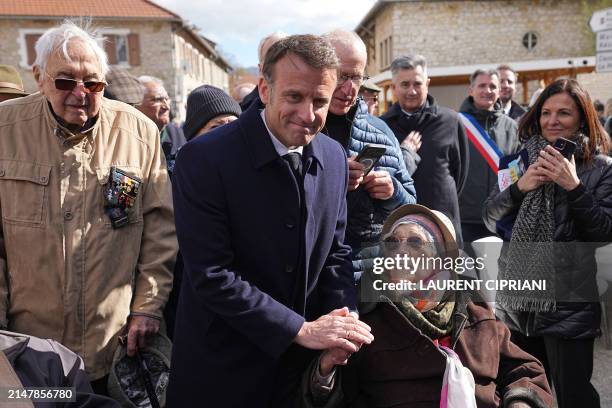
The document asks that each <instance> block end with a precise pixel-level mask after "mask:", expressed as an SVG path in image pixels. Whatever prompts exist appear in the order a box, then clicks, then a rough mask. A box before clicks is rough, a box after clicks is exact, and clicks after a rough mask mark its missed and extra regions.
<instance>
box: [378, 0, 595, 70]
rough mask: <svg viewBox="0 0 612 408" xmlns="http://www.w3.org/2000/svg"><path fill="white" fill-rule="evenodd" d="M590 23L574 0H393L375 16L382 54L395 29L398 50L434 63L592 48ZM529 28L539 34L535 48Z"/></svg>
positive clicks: (582, 52) (548, 56)
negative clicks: (526, 39) (528, 43)
mask: <svg viewBox="0 0 612 408" xmlns="http://www.w3.org/2000/svg"><path fill="white" fill-rule="evenodd" d="M587 23H588V16H587V17H585V16H584V15H583V13H582V9H581V5H580V2H578V1H573V0H513V1H506V0H504V1H497V0H493V1H404V2H392V3H390V4H389V5H387V6H386V7H384V9H383V11H382V12H381V13H379V14H378V15H377V16H376V29H375V32H376V40H375V43H376V47H377V55H378V52H379V51H378V47H379V45H380V41H381V38H384V37H383V36H384V35H387V34H388V33H390V32H391V33H392V35H393V54H394V56H398V55H402V54H406V53H419V54H423V55H424V56H425V57H426V58H427V59H428V61H429V63H430V65H431V66H435V67H439V66H457V65H470V64H479V63H498V62H504V61H530V60H542V59H552V58H564V57H567V56H582V55H591V54H592V47H593V44H592V41H593V40H592V37H591V36H590V35H589V34H588V32H587V30H586V29H585V28H586V24H587ZM529 31H533V32H535V33H536V34H537V36H538V41H537V45H536V46H535V47H534V48H533V50H531V51H529V50H527V49H526V48H525V47H524V46H523V36H524V35H525V34H526V33H527V32H529ZM368 68H369V71H370V72H371V73H373V74H376V73H379V72H380V67H379V66H378V64H377V65H376V66H370V67H368Z"/></svg>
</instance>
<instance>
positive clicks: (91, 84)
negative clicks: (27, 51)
mask: <svg viewBox="0 0 612 408" xmlns="http://www.w3.org/2000/svg"><path fill="white" fill-rule="evenodd" d="M45 74H46V75H47V76H48V77H49V78H51V79H52V80H53V83H54V84H55V88H56V89H58V90H60V91H72V90H73V89H74V88H76V87H77V85H78V84H79V83H82V84H83V86H84V87H85V89H86V90H87V92H102V91H103V90H104V87H105V86H106V85H108V84H107V83H106V82H104V81H81V80H79V79H72V78H53V77H52V76H51V75H49V74H48V73H47V72H46V71H45Z"/></svg>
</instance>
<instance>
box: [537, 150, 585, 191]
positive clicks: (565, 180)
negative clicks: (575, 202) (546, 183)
mask: <svg viewBox="0 0 612 408" xmlns="http://www.w3.org/2000/svg"><path fill="white" fill-rule="evenodd" d="M536 163H540V166H541V167H542V172H543V173H544V174H545V175H546V176H547V177H548V178H549V179H551V180H552V181H553V182H555V183H556V184H558V185H559V186H561V187H562V188H563V189H564V190H565V191H570V190H573V189H575V188H576V187H578V185H579V184H580V179H579V178H578V175H577V174H576V162H575V161H574V156H572V160H571V161H569V160H567V159H566V158H565V157H563V155H562V154H561V153H560V152H559V151H558V150H557V149H555V148H554V147H552V146H546V147H545V148H544V150H542V151H540V157H538V161H537V162H536Z"/></svg>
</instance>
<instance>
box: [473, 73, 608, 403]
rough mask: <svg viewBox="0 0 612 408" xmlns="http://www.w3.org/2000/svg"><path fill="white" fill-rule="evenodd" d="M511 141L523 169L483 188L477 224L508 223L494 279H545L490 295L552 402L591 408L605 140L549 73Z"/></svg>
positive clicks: (604, 213)
mask: <svg viewBox="0 0 612 408" xmlns="http://www.w3.org/2000/svg"><path fill="white" fill-rule="evenodd" d="M519 137H520V139H521V142H522V143H523V145H524V147H525V150H526V151H527V155H528V157H529V160H528V161H529V167H528V168H527V170H526V172H525V174H523V176H522V177H521V178H520V179H519V180H518V181H517V182H516V183H514V184H512V185H511V186H510V187H509V188H507V189H505V190H504V191H501V192H500V191H499V189H496V190H495V191H494V192H493V193H492V194H491V196H490V197H489V199H488V200H487V201H486V202H485V207H484V221H485V223H486V225H487V228H488V229H489V230H490V231H492V232H500V230H502V229H503V228H502V226H504V225H507V224H508V223H509V220H510V224H511V233H509V234H507V235H510V238H509V241H510V243H509V244H507V245H505V246H504V248H503V250H502V254H501V256H500V259H499V267H500V277H501V278H502V279H527V280H532V279H546V282H547V290H544V291H541V292H535V291H533V292H529V291H503V292H498V295H497V307H498V316H500V317H501V318H502V319H503V320H504V321H505V322H506V323H507V324H508V325H509V326H510V328H511V330H512V340H513V341H514V342H515V343H516V344H517V345H519V346H520V347H521V348H522V349H524V350H525V351H527V352H528V353H530V354H532V355H534V356H536V357H538V358H539V359H540V360H541V361H542V363H543V364H544V366H545V367H546V370H547V373H548V376H549V378H551V379H552V382H553V384H554V387H555V391H556V394H557V399H558V406H559V408H565V407H581V408H589V407H599V406H600V404H599V395H598V393H597V391H596V390H595V388H594V387H593V386H592V384H591V383H590V380H591V374H592V370H593V343H594V338H595V337H597V336H598V335H599V334H600V330H599V325H600V318H601V309H600V307H599V303H598V301H597V300H598V292H597V284H596V279H595V276H596V273H597V265H596V262H595V248H596V246H599V245H601V244H596V245H594V244H592V243H594V242H600V243H601V242H606V241H610V238H611V237H612V159H610V158H609V157H608V156H607V153H608V149H609V140H608V136H607V135H606V133H605V131H604V130H603V128H602V126H601V123H600V122H599V120H598V118H597V113H596V112H595V109H594V108H593V103H592V101H591V99H590V97H589V95H588V94H587V93H586V91H584V89H583V88H582V87H581V86H580V85H579V84H578V82H576V81H575V80H573V79H559V80H557V81H555V82H553V83H552V84H550V85H549V86H548V87H546V89H544V91H543V92H542V94H541V95H540V96H539V97H538V99H537V101H536V103H535V105H534V106H533V107H532V108H531V109H530V110H529V111H528V112H527V113H526V114H525V115H524V116H523V118H522V119H521V122H520V124H519ZM561 138H563V139H568V140H570V141H572V142H574V143H576V149H575V152H574V154H573V155H572V156H570V157H569V159H568V158H565V157H564V156H563V155H562V154H561V152H560V151H559V150H557V149H555V148H554V147H553V145H554V144H555V142H557V141H558V140H560V139H561ZM502 235H503V234H502ZM507 235H506V238H507ZM589 243H591V244H589Z"/></svg>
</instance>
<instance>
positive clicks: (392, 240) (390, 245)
mask: <svg viewBox="0 0 612 408" xmlns="http://www.w3.org/2000/svg"><path fill="white" fill-rule="evenodd" d="M383 243H384V246H385V249H388V250H391V251H396V250H398V249H399V248H400V245H401V244H402V243H404V244H405V245H407V246H408V247H410V248H412V249H416V250H422V249H424V248H427V247H431V246H433V245H434V244H433V242H428V241H424V240H423V239H422V238H419V237H408V238H401V239H400V238H397V237H394V236H393V235H390V236H388V237H386V238H385V239H383Z"/></svg>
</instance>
